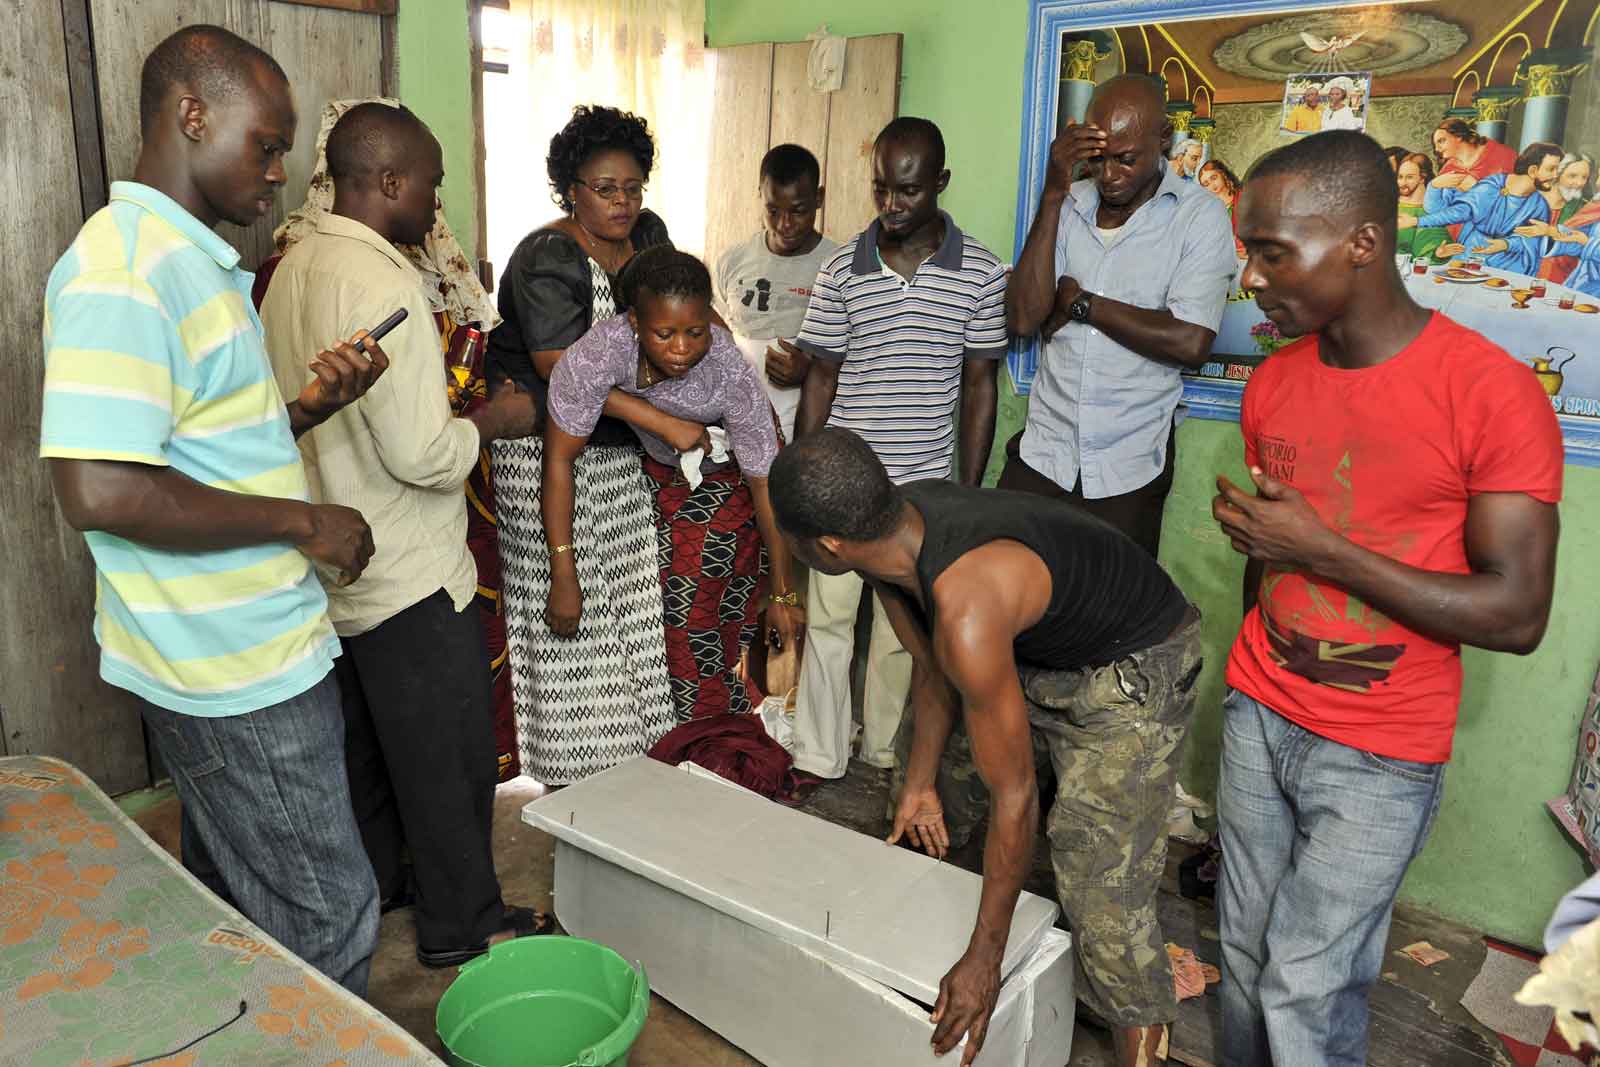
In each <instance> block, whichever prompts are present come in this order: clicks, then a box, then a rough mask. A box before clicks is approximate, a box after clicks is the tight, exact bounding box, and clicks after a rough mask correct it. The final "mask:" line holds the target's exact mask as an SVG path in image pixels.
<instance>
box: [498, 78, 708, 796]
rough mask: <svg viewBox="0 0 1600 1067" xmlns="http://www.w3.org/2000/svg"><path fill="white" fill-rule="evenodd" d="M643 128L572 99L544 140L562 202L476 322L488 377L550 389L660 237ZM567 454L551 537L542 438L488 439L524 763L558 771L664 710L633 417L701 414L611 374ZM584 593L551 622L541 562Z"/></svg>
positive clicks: (648, 425)
mask: <svg viewBox="0 0 1600 1067" xmlns="http://www.w3.org/2000/svg"><path fill="white" fill-rule="evenodd" d="M654 161H655V142H654V141H653V140H652V139H651V136H650V130H649V128H648V127H647V126H646V124H645V122H644V120H643V119H640V118H638V117H637V116H634V115H631V114H629V113H627V112H624V111H619V110H617V109H615V108H609V107H600V106H579V107H577V108H575V109H574V110H573V113H572V120H571V121H570V122H568V123H567V125H566V126H565V127H564V128H563V129H562V130H561V132H560V133H558V134H556V135H555V136H554V137H553V138H551V140H550V154H549V157H548V159H547V164H546V165H547V170H548V172H549V177H550V189H551V193H552V195H553V197H554V199H555V201H556V203H558V204H559V205H560V206H561V210H562V212H563V214H562V217H561V218H558V219H556V220H555V221H554V222H551V223H549V224H548V225H545V226H542V227H540V228H539V229H537V230H534V231H533V232H532V233H530V234H528V236H527V237H525V238H523V239H522V242H521V243H520V244H518V245H517V248H516V251H515V252H513V253H512V254H511V259H510V262H508V263H507V264H506V269H505V272H504V274H503V275H502V277H501V280H500V296H499V305H500V314H501V315H502V316H503V317H504V319H505V321H504V322H503V323H502V324H501V325H500V326H498V327H496V328H495V330H494V331H493V332H492V333H491V334H490V335H489V346H488V357H487V363H488V366H487V368H486V371H487V377H488V380H489V381H491V382H499V381H502V380H504V379H507V378H509V379H511V380H512V381H515V382H517V383H518V384H519V385H521V386H522V387H523V388H525V389H528V390H529V391H530V392H532V393H534V394H535V395H536V396H537V397H538V399H539V402H540V404H541V405H542V404H544V403H545V400H546V398H547V396H548V391H549V387H548V385H547V383H548V380H549V377H550V372H551V371H552V370H553V369H554V368H555V366H556V364H557V363H558V362H559V361H560V359H561V357H562V355H563V354H564V352H565V350H566V349H567V347H568V346H569V345H571V344H572V343H573V342H574V341H576V340H578V338H580V337H582V336H583V335H584V334H585V333H587V332H588V331H589V328H590V326H592V325H594V324H595V323H598V322H602V321H604V320H606V319H609V318H611V317H612V316H614V315H616V314H618V313H620V312H622V311H625V310H626V309H625V308H624V307H622V306H621V303H622V301H621V299H620V297H619V295H618V291H617V283H616V279H617V275H618V274H619V273H620V272H621V270H622V268H623V267H624V266H625V265H626V264H627V263H628V261H629V260H631V259H632V258H633V256H634V255H635V254H636V253H637V252H639V251H641V250H643V249H645V248H650V247H652V246H655V245H662V244H669V243H670V241H669V240H668V237H667V228H666V225H665V224H664V223H663V222H662V221H661V219H660V218H659V217H657V216H656V215H655V214H654V213H653V212H650V211H646V210H644V187H645V182H646V181H647V180H648V179H649V177H650V167H651V164H652V163H653V162H654ZM604 411H605V414H606V415H607V416H610V417H609V418H603V419H601V420H600V423H599V425H598V426H597V427H596V429H595V432H594V433H593V434H592V435H591V436H590V438H589V446H588V448H586V449H585V450H584V451H583V454H582V455H581V456H580V457H578V459H577V461H576V464H575V469H574V477H573V481H574V501H573V505H574V506H573V523H572V537H571V539H570V541H569V542H565V543H562V544H551V543H549V541H548V539H547V538H546V536H545V528H544V524H543V522H542V521H541V519H540V517H539V493H540V470H541V467H542V464H543V456H544V447H543V442H541V441H540V440H539V438H537V437H532V438H527V439H524V440H520V441H497V442H495V444H494V447H493V456H494V482H495V511H496V517H497V520H498V522H499V527H500V556H501V562H502V569H503V571H504V574H503V578H502V584H501V597H502V609H503V611H504V613H505V621H506V643H507V647H508V650H509V653H510V657H511V670H512V679H513V682H512V688H513V691H514V694H515V700H516V718H517V736H518V744H519V747H520V748H521V756H522V769H523V772H524V773H526V774H528V775H531V776H532V777H533V778H535V779H537V780H538V781H540V782H543V783H545V784H546V785H563V784H566V783H569V782H575V781H578V780H579V779H581V778H584V777H586V776H588V775H590V774H594V773H596V772H598V771H602V770H605V769H606V768H607V767H610V766H612V765H614V764H616V763H620V762H621V761H623V760H625V759H629V758H631V757H633V756H637V755H640V754H642V753H643V752H644V751H645V750H646V749H648V748H649V747H650V746H651V745H652V744H654V743H655V742H656V740H657V739H659V738H660V737H661V736H662V735H663V734H665V733H666V732H667V731H668V730H669V729H671V728H672V726H673V724H674V721H675V720H674V716H673V705H672V694H671V691H670V688H669V686H668V682H667V666H666V644H665V639H664V636H663V632H664V631H663V617H662V602H661V583H660V580H659V578H658V565H657V559H656V539H655V515H654V511H653V505H652V496H651V488H650V486H649V484H648V483H647V481H646V479H645V476H644V472H643V469H642V467H641V465H640V458H639V446H638V439H637V437H636V436H635V435H634V433H633V432H632V430H630V429H629V427H628V425H626V424H632V425H636V426H638V427H640V428H641V429H644V430H645V431H647V432H649V433H651V434H654V435H655V436H657V437H660V438H661V439H663V440H665V441H667V442H668V443H670V444H671V445H672V446H673V447H674V448H678V449H680V450H684V451H687V450H689V449H691V448H694V447H696V446H697V445H699V444H700V443H701V442H702V441H703V440H704V438H705V428H704V427H703V426H700V425H698V424H695V423H692V422H688V421H685V420H683V419H677V418H673V417H671V416H668V415H665V414H663V413H661V412H659V411H657V410H656V409H655V408H653V407H651V406H650V404H649V403H648V402H647V401H645V400H643V399H641V398H639V397H637V396H629V395H627V394H625V393H623V392H622V391H621V390H618V389H613V390H611V392H610V395H609V398H608V399H607V401H606V404H605V408H604ZM574 573H575V574H576V575H577V577H578V579H579V580H580V581H581V584H582V588H583V589H584V590H585V591H586V592H587V593H588V598H587V602H586V603H585V605H584V611H583V621H582V625H581V626H579V627H578V628H577V632H576V633H575V634H574V635H572V636H568V637H563V636H557V635H556V634H555V632H554V631H553V630H552V629H551V626H550V618H551V616H550V615H549V601H550V594H551V586H552V576H553V575H559V576H560V577H561V578H562V579H563V584H564V585H570V584H571V582H570V579H571V577H572V575H573V574H574Z"/></svg>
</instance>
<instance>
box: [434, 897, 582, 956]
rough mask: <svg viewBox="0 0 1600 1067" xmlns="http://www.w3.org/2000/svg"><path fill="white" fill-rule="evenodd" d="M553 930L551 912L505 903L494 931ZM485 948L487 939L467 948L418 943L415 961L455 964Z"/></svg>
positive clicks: (535, 932) (528, 933) (514, 933)
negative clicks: (427, 946)
mask: <svg viewBox="0 0 1600 1067" xmlns="http://www.w3.org/2000/svg"><path fill="white" fill-rule="evenodd" d="M555 930H556V920H555V916H553V915H546V914H545V913H544V912H542V911H534V910H533V909H532V908H511V907H508V908H506V912H505V917H504V918H503V919H501V921H500V927H499V929H497V930H496V931H495V933H497V934H499V933H510V934H511V936H512V937H537V936H539V935H540V934H553V933H555ZM491 936H492V935H491ZM488 951H489V941H488V940H485V941H483V942H481V943H479V944H477V945H474V946H473V947H471V948H454V949H427V948H423V947H422V946H421V945H418V946H417V962H418V963H420V964H422V965H423V966H424V967H459V966H461V965H462V964H463V963H466V962H467V961H468V960H473V959H477V958H478V957H479V956H481V955H483V954H484V953H485V952H488Z"/></svg>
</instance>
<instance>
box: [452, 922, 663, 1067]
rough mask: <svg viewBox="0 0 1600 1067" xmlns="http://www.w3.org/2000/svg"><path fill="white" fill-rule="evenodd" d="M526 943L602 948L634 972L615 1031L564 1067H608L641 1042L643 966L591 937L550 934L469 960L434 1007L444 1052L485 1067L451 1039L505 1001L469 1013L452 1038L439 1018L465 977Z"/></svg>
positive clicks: (646, 988)
mask: <svg viewBox="0 0 1600 1067" xmlns="http://www.w3.org/2000/svg"><path fill="white" fill-rule="evenodd" d="M525 943H526V944H528V945H548V946H552V947H554V946H556V945H562V944H577V945H584V946H587V947H589V948H594V949H599V950H600V951H601V952H602V953H604V954H606V955H609V956H611V957H612V958H613V959H615V960H616V961H617V962H618V963H620V964H621V965H622V966H624V967H626V968H627V969H628V970H629V971H631V972H632V973H633V991H632V992H631V993H630V994H629V997H628V1008H627V1011H625V1012H624V1013H623V1015H622V1018H621V1019H619V1020H618V1021H617V1025H616V1028H615V1029H614V1030H612V1031H611V1033H609V1034H607V1035H606V1036H605V1037H603V1038H601V1039H600V1040H599V1041H596V1042H595V1043H594V1044H592V1045H590V1046H589V1047H588V1048H586V1049H584V1050H583V1051H582V1052H580V1053H578V1056H577V1058H576V1059H574V1060H571V1061H570V1062H568V1063H567V1064H565V1065H564V1067H604V1065H605V1064H608V1063H611V1062H613V1061H614V1060H617V1059H619V1058H620V1057H622V1056H624V1055H626V1054H627V1052H628V1050H629V1049H630V1048H632V1047H633V1043H634V1042H635V1041H637V1040H638V1039H639V1033H640V1031H642V1030H643V1029H644V1024H645V1018H646V1017H647V1016H648V1015H649V1013H650V979H649V977H648V976H647V975H646V974H645V970H644V964H643V963H629V962H628V961H627V960H626V959H625V958H623V956H622V955H621V954H620V953H618V952H617V951H616V950H615V949H613V948H612V947H611V946H609V945H602V944H601V943H600V942H598V941H590V940H589V939H588V938H583V937H565V936H562V935H558V934H547V935H543V936H540V937H538V938H537V939H535V938H513V939H512V940H510V941H502V942H500V943H499V944H498V945H495V946H493V947H492V948H490V949H489V951H488V952H486V953H485V954H484V955H482V956H479V957H478V958H477V959H474V960H468V961H467V962H466V963H463V964H462V965H461V966H460V968H459V969H458V970H457V973H456V978H455V980H454V981H452V982H451V983H450V986H449V988H448V989H446V990H445V991H444V995H443V996H442V997H440V998H439V1003H438V1004H437V1005H436V1006H435V1007H434V1011H433V1028H434V1032H435V1033H437V1034H438V1035H439V1040H440V1041H441V1042H442V1043H443V1044H444V1047H445V1052H446V1053H448V1054H449V1056H451V1057H453V1058H454V1059H455V1060H456V1061H457V1062H460V1063H463V1064H467V1065H469V1067H484V1065H483V1064H479V1063H478V1062H477V1061H476V1060H469V1059H468V1058H467V1057H465V1056H463V1055H461V1054H460V1053H459V1052H456V1051H455V1050H454V1049H453V1048H452V1047H451V1038H452V1037H453V1036H455V1035H458V1034H459V1033H461V1031H463V1030H465V1029H466V1028H467V1027H468V1026H470V1025H471V1024H472V1023H474V1022H476V1021H477V1020H478V1018H479V1017H480V1016H482V1015H483V1014H484V1013H485V1012H489V1011H493V1010H494V1009H495V1008H497V1007H499V1006H500V1005H501V1004H502V1003H504V1000H503V999H497V1000H491V1001H489V1002H488V1003H485V1004H480V1005H479V1006H478V1007H476V1008H474V1009H473V1010H472V1011H470V1012H467V1013H466V1014H465V1015H463V1016H462V1017H461V1019H459V1020H458V1021H457V1022H456V1024H455V1026H454V1027H453V1028H452V1031H451V1034H450V1035H447V1034H446V1033H445V1030H444V1027H443V1026H442V1025H441V1024H440V1020H439V1015H440V1013H441V1012H442V1011H443V1010H444V1009H445V1005H446V1002H447V1001H448V1000H449V999H450V993H451V992H452V991H453V990H455V989H457V988H458V987H459V986H460V984H461V979H462V978H463V977H465V976H466V975H468V974H469V973H471V972H473V971H475V970H477V969H479V968H480V967H487V966H489V965H491V964H493V963H495V962H496V961H497V960H501V959H507V958H509V957H512V956H517V955H520V954H522V953H524V952H527V951H528V949H527V948H524V947H522V946H523V945H524V944H525Z"/></svg>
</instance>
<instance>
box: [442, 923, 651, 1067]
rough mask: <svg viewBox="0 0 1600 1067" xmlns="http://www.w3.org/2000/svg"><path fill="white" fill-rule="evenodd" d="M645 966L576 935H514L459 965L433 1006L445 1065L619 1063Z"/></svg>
mask: <svg viewBox="0 0 1600 1067" xmlns="http://www.w3.org/2000/svg"><path fill="white" fill-rule="evenodd" d="M649 1011H650V983H649V981H648V980H647V979H646V977H645V973H644V968H643V967H640V968H638V969H637V970H635V969H634V968H633V967H631V966H630V965H629V964H628V961H627V960H625V959H623V958H622V957H621V956H619V955H617V954H616V953H615V952H613V951H612V950H611V949H609V948H607V947H606V946H604V945H600V944H596V943H595V942H593V941H585V940H583V939H582V938H578V937H520V938H516V939H514V940H511V941H504V942H501V943H500V944H498V945H496V946H494V947H493V948H492V949H490V950H489V951H488V953H487V954H485V955H483V956H479V957H478V958H477V959H475V960H472V961H471V962H469V963H466V964H464V965H463V966H462V967H461V973H460V974H459V975H457V977H456V980H455V981H454V982H452V983H450V988H449V989H447V990H445V993H444V996H443V997H441V998H440V999H439V1007H438V1010H437V1011H436V1012H435V1014H434V1022H435V1026H436V1027H437V1029H438V1031H439V1039H440V1040H441V1041H442V1042H444V1047H445V1051H446V1053H447V1055H448V1058H449V1061H450V1063H451V1064H452V1065H453V1067H626V1065H627V1062H628V1049H630V1048H631V1047H632V1046H633V1043H634V1041H635V1040H636V1039H637V1038H638V1037H639V1031H640V1030H642V1029H644V1020H645V1016H646V1015H647V1014H649Z"/></svg>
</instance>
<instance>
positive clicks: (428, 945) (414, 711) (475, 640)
mask: <svg viewBox="0 0 1600 1067" xmlns="http://www.w3.org/2000/svg"><path fill="white" fill-rule="evenodd" d="M341 643H342V644H343V646H344V655H342V656H340V657H339V659H338V660H337V670H338V672H339V688H340V691H341V693H342V694H343V700H344V728H345V734H344V755H345V768H346V770H347V772H348V774H349V778H350V801H351V804H352V805H353V806H354V807H355V813H356V823H357V825H359V826H360V828H361V840H362V843H363V844H364V845H365V846H366V849H367V856H368V858H370V859H371V861H372V869H373V871H374V872H375V873H376V874H377V876H378V891H379V893H380V894H381V895H382V896H383V897H385V898H388V897H391V896H393V895H394V894H395V893H396V892H398V891H399V890H400V889H402V888H403V885H404V883H403V879H404V876H405V875H404V868H403V866H402V862H401V857H402V853H403V851H404V850H405V849H407V848H409V849H410V852H411V863H412V868H413V877H414V879H415V884H416V894H417V903H416V924H417V945H418V946H419V947H421V948H424V949H428V950H431V951H438V950H448V949H456V948H465V947H468V946H471V945H476V944H479V943H481V942H482V941H484V940H486V939H487V938H488V936H489V935H490V934H491V933H493V932H494V931H495V930H497V929H499V927H500V923H501V920H502V915H503V913H504V911H505V905H504V903H503V902H502V901H501V899H500V881H499V879H498V877H496V875H495V870H494V853H493V851H492V849H491V845H490V832H491V829H492V826H493V820H494V786H495V778H496V768H495V745H494V724H493V721H492V712H491V709H490V695H489V694H490V681H489V669H488V663H489V658H488V656H487V654H486V653H485V652H484V645H483V630H482V628H481V626H480V624H479V622H478V615H477V612H476V610H475V609H474V608H472V607H470V606H469V607H468V609H467V610H466V611H461V612H458V611H456V610H455V605H454V604H452V603H451V601H450V596H449V594H448V593H446V592H445V591H444V590H443V589H440V590H438V591H437V592H435V593H434V594H433V595H431V596H429V597H428V598H427V599H425V600H422V601H420V602H418V603H416V604H413V605H412V606H411V607H409V608H407V609H405V610H404V611H402V612H400V613H399V614H398V615H396V616H394V617H393V618H391V619H388V620H386V621H385V622H383V623H381V624H379V625H378V626H377V627H375V628H374V629H371V630H368V631H367V632H366V633H364V634H360V635H358V636H356V637H346V638H344V639H343V640H342V642H341Z"/></svg>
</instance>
